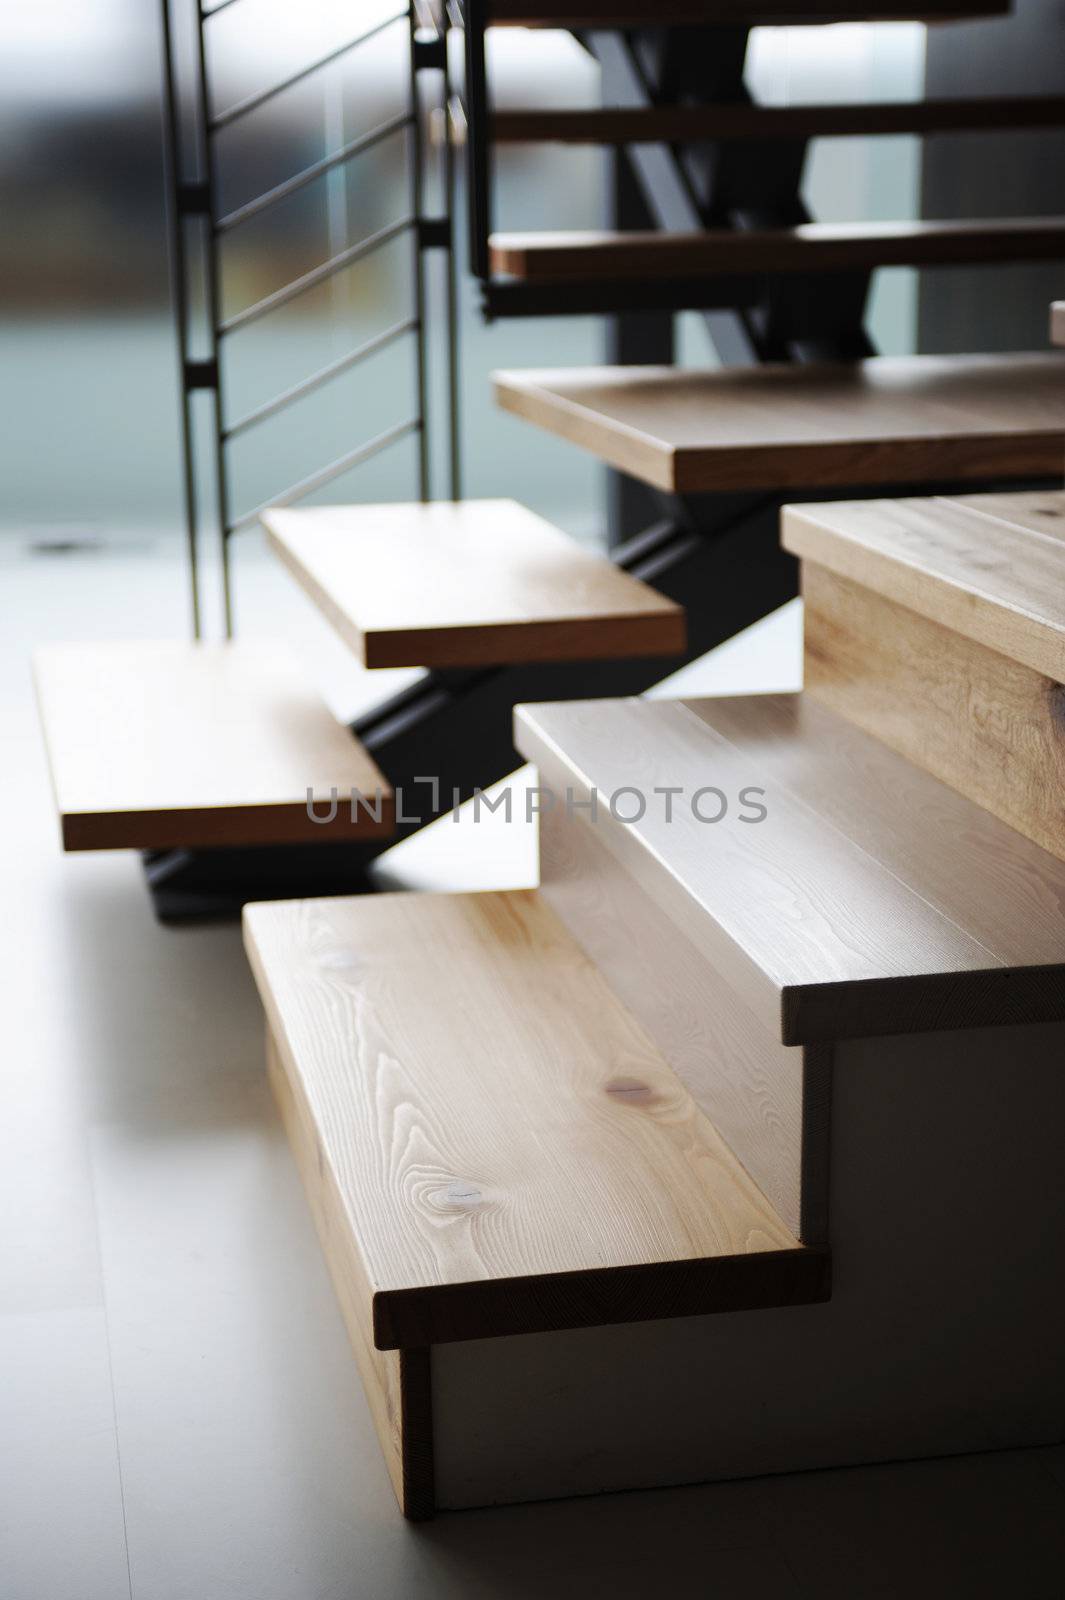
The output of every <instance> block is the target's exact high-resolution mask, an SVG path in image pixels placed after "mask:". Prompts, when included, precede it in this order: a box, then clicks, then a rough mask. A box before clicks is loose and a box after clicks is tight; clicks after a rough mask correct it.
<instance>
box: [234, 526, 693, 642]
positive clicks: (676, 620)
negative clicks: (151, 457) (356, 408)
mask: <svg viewBox="0 0 1065 1600" xmlns="http://www.w3.org/2000/svg"><path fill="white" fill-rule="evenodd" d="M263 521H264V523H265V524H266V527H267V530H268V532H269V534H270V540H271V543H272V545H273V547H274V549H275V550H276V551H277V553H278V555H279V556H280V557H281V559H282V561H284V563H285V565H286V566H287V567H288V568H289V570H290V571H291V572H292V573H293V574H294V575H295V577H296V578H297V579H298V581H299V582H300V583H301V584H302V586H303V587H304V589H306V591H307V593H308V594H309V595H310V596H311V598H312V599H313V600H314V601H315V603H316V604H317V605H318V606H320V607H321V609H322V610H323V611H324V613H325V615H326V616H327V617H328V619H329V621H330V622H331V623H332V624H333V626H334V627H335V628H336V629H337V631H338V632H339V633H340V635H341V637H342V638H343V639H344V640H345V641H346V642H347V643H348V644H349V645H351V647H352V648H353V649H354V650H356V651H358V653H359V654H360V656H361V657H362V659H363V661H364V662H365V664H366V666H367V667H406V666H419V667H467V666H487V665H493V664H502V663H510V662H523V661H575V660H595V659H600V658H605V657H613V656H619V657H625V656H670V655H676V654H679V653H680V652H682V651H683V649H684V612H683V610H682V608H681V607H680V606H678V605H676V604H675V603H674V602H673V601H672V600H667V599H665V598H664V597H663V596H662V595H659V594H656V593H655V591H654V590H653V589H649V588H647V586H646V585H645V584H643V583H640V582H639V581H638V580H637V579H636V578H631V577H629V575H628V574H627V573H625V572H622V571H621V570H620V569H619V568H618V567H616V566H615V565H614V564H613V563H612V562H610V561H608V560H606V559H605V558H604V557H601V556H596V555H593V554H590V553H589V552H588V551H585V550H582V549H581V548H580V546H579V545H577V544H575V543H574V541H573V540H572V539H570V538H568V537H567V536H566V534H564V533H561V532H560V531H559V530H558V529H557V528H553V527H552V526H551V524H550V523H548V522H545V521H544V520H543V519H542V518H541V517H538V516H536V515H534V513H533V512H531V511H528V510H526V509H525V507H524V506H520V505H518V504H517V503H516V502H515V501H513V500H467V501H462V502H459V503H451V502H449V501H439V502H436V503H434V504H431V505H380V506H361V505H360V506H324V507H320V508H315V509H313V510H307V511H270V512H267V513H266V515H265V516H264V518H263Z"/></svg>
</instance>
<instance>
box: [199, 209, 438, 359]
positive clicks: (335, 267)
mask: <svg viewBox="0 0 1065 1600" xmlns="http://www.w3.org/2000/svg"><path fill="white" fill-rule="evenodd" d="M414 223H415V219H414V218H413V217H402V218H401V219H400V221H399V222H390V223H389V225H388V227H387V228H379V229H378V230H377V232H376V233H371V234H370V236H369V238H368V239H361V240H360V241H359V243H358V244H353V245H349V246H348V248H347V249H346V250H341V251H340V253H339V255H335V256H330V258H329V260H328V261H323V262H322V265H321V266H320V267H312V268H311V270H310V272H305V273H304V274H303V276H302V277H301V278H293V280H292V282H291V283H286V284H285V286H284V288H283V289H275V290H274V292H273V294H268V295H266V296H265V297H264V298H263V299H262V300H256V301H255V303H254V305H250V306H246V307H245V308H244V310H243V311H237V312H235V313H234V315H233V316H231V317H227V318H226V319H225V321H224V322H220V323H219V324H218V327H217V328H216V329H215V332H216V333H217V334H218V335H219V336H221V335H223V334H227V333H233V332H235V330H236V329H237V328H245V327H247V325H248V323H249V322H257V321H258V320H259V318H260V317H265V316H266V315H267V313H268V312H270V311H276V310H277V309H278V308H279V307H280V306H285V305H288V303H289V301H290V300H295V299H296V297H297V296H298V295H301V294H305V293H306V292H307V290H308V289H313V288H315V286H316V285H317V284H319V283H326V282H328V280H329V279H330V278H331V277H333V275H334V274H335V273H337V272H340V271H341V270H342V269H343V268H344V267H349V266H351V264H352V263H353V262H355V261H361V260H362V258H363V257H364V256H368V255H370V254H371V253H372V252H373V251H374V250H378V249H380V247H381V246H382V245H385V244H388V243H389V241H390V240H392V239H398V238H399V236H400V234H403V233H406V232H407V231H408V230H409V229H410V228H413V227H414Z"/></svg>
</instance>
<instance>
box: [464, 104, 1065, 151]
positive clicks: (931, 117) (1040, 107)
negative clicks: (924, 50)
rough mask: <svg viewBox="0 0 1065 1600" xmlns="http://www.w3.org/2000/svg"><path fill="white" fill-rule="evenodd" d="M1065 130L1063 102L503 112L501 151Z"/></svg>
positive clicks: (497, 116)
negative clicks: (546, 146)
mask: <svg viewBox="0 0 1065 1600" xmlns="http://www.w3.org/2000/svg"><path fill="white" fill-rule="evenodd" d="M1062 126H1065V96H1062V95H996V96H987V95H985V96H982V97H979V98H977V99H971V98H963V97H962V96H960V95H959V96H957V97H952V98H951V99H947V100H872V101H864V102H856V103H854V104H848V103H846V102H843V103H841V102H832V103H829V104H825V105H788V106H775V105H757V104H750V103H737V104H735V105H730V104H720V105H705V106H674V105H662V106H636V107H626V106H582V107H577V108H574V109H573V110H560V109H558V108H556V107H552V108H550V109H547V110H541V109H540V108H529V109H528V110H500V111H496V112H495V113H494V114H493V117H492V137H493V139H495V140H496V141H497V143H500V144H529V143H540V142H543V143H558V144H603V145H609V144H649V143H654V144H657V143H663V144H687V143H689V142H691V141H693V140H702V139H705V140H722V141H727V140H733V139H734V140H743V141H748V140H763V139H784V140H786V139H828V138H841V137H846V136H848V135H858V136H865V137H868V136H870V135H876V134H903V133H918V134H932V133H964V132H983V133H986V132H987V131H988V129H991V128H993V129H994V130H995V131H996V132H999V131H1001V132H1005V131H1007V130H1009V129H1023V128H1060V127H1062Z"/></svg>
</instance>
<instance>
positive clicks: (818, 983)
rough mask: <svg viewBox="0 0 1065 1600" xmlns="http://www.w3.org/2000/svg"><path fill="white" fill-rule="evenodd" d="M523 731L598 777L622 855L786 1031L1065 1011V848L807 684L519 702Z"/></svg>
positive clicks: (558, 769) (752, 1003) (912, 1025)
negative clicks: (756, 812)
mask: <svg viewBox="0 0 1065 1600" xmlns="http://www.w3.org/2000/svg"><path fill="white" fill-rule="evenodd" d="M515 738H516V743H517V745H518V748H519V749H520V750H521V751H522V753H523V754H524V755H525V756H526V757H527V758H528V759H529V760H531V761H535V762H536V763H537V764H538V765H539V767H540V769H541V774H542V781H543V782H544V783H546V784H548V785H549V786H550V787H551V788H552V789H554V790H555V791H556V792H557V791H559V790H560V789H564V788H566V787H567V786H569V787H570V788H571V789H572V790H573V791H574V792H575V793H578V794H581V795H583V794H585V793H587V792H588V791H589V790H590V788H591V787H592V786H594V787H595V788H596V789H597V790H598V793H599V795H600V796H601V797H603V799H602V801H601V813H602V816H601V820H600V821H599V823H598V824H597V828H596V831H597V832H598V834H599V838H600V841H601V842H602V843H604V844H606V845H607V846H608V848H609V849H610V850H611V851H612V852H613V854H614V855H615V856H616V858H617V860H618V862H619V864H620V867H621V870H622V871H623V872H626V873H628V874H630V875H631V876H632V877H633V878H634V879H635V880H636V882H637V883H638V884H640V885H641V886H642V888H643V889H644V890H645V892H647V893H648V894H649V895H651V896H653V897H654V898H655V900H656V902H657V903H658V904H659V905H660V906H661V907H662V908H663V909H664V910H665V911H666V913H667V914H668V915H669V916H670V917H671V919H672V920H673V921H674V923H676V924H677V926H678V927H680V928H681V929H682V930H683V931H684V932H685V933H686V934H687V936H688V937H689V939H690V940H691V941H692V943H693V944H694V945H695V946H696V948H697V949H699V950H701V951H702V953H703V955H704V956H705V957H707V958H708V959H709V960H710V961H711V963H712V964H713V966H714V968H715V970H716V971H718V972H719V973H720V974H721V976H722V977H723V978H724V979H725V981H726V982H727V983H729V984H730V985H731V987H732V988H733V989H734V991H735V992H736V993H737V995H738V996H739V998H740V999H741V1000H743V1001H744V1003H745V1004H746V1005H747V1006H748V1007H749V1008H750V1010H751V1012H752V1014H753V1015H755V1016H756V1017H759V1018H760V1019H761V1020H762V1022H763V1023H765V1025H766V1026H767V1027H768V1028H769V1029H770V1030H771V1032H772V1033H773V1035H774V1037H778V1038H781V1039H782V1041H783V1042H784V1043H785V1044H799V1043H809V1042H814V1041H817V1040H825V1039H840V1038H850V1037H854V1036H859V1035H873V1034H887V1033H904V1032H923V1031H927V1030H931V1029H941V1028H964V1027H976V1026H987V1025H993V1024H998V1023H1006V1022H1017V1021H1038V1020H1046V1019H1051V1018H1062V1017H1065V981H1063V980H1065V965H1063V952H1065V864H1063V863H1061V862H1059V861H1057V860H1055V859H1054V858H1052V857H1051V856H1049V855H1047V854H1046V853H1045V852H1044V851H1042V850H1040V849H1038V847H1036V846H1035V845H1033V844H1031V843H1030V842H1029V841H1028V840H1027V839H1024V838H1022V837H1021V836H1020V835H1018V834H1017V833H1015V832H1014V831H1013V829H1012V828H1010V827H1008V826H1007V825H1005V824H1004V823H1002V822H1000V821H998V820H997V819H996V818H994V817H992V816H990V815H989V814H988V813H987V812H985V811H983V810H982V809H981V808H980V807H979V806H976V805H974V804H973V803H972V802H971V801H969V800H967V799H965V798H963V797H962V796H960V795H958V794H956V793H955V792H954V791H953V790H951V789H949V788H948V787H947V786H946V785H944V784H942V783H940V782H938V781H937V780H936V779H935V778H932V777H930V776H929V775H927V774H926V773H924V772H922V771H920V770H919V769H918V768H916V767H914V766H911V764H910V763H909V762H907V761H906V760H904V759H903V758H902V757H900V756H898V755H895V754H894V753H893V752H892V751H891V750H889V749H888V748H887V747H886V746H884V745H881V744H880V743H879V742H878V741H877V740H875V739H873V738H870V737H869V736H868V735H866V734H864V733H862V732H861V731H860V730H858V729H857V728H854V727H851V726H850V725H849V724H848V723H846V722H845V721H843V720H842V719H841V718H839V717H837V716H836V715H834V714H833V713H832V712H830V711H828V710H826V709H825V708H823V707H821V706H818V705H817V704H816V703H814V702H812V701H810V700H809V697H806V696H795V695H790V696H774V695H770V696H755V697H742V698H735V699H714V700H702V701H690V702H686V701H676V702H671V701H663V700H655V701H646V700H603V701H586V702H570V703H568V704H560V705H543V706H523V707H519V708H518V711H517V714H516V728H515ZM666 782H668V783H669V784H671V785H679V786H680V787H681V790H682V794H681V796H680V797H679V798H677V799H676V800H675V801H674V810H673V818H672V820H671V821H670V820H667V817H666V815H665V808H664V804H663V802H662V801H661V800H659V801H657V802H656V801H655V800H654V797H653V795H652V794H651V790H652V787H653V786H654V785H655V784H664V783H666ZM634 784H636V785H642V786H643V788H644V790H645V792H646V794H647V797H648V802H649V803H648V805H647V809H646V814H645V815H644V816H643V818H642V819H641V820H638V821H634V822H632V823H631V824H629V825H622V824H620V823H619V822H617V821H615V820H613V819H612V818H611V817H610V816H609V814H608V813H607V812H606V805H607V798H608V797H609V796H610V795H611V794H613V793H614V792H615V791H617V790H619V789H622V788H624V787H625V786H631V785H634ZM708 784H712V785H714V786H715V787H716V788H718V789H720V790H722V791H724V793H725V794H726V796H727V797H728V799H729V800H730V803H731V812H730V814H729V815H727V816H726V817H725V818H724V820H722V821H721V822H719V823H717V824H713V823H705V822H699V821H697V820H696V819H695V817H694V816H693V814H692V811H691V807H690V803H689V802H690V796H691V795H692V794H694V792H695V791H697V790H699V789H701V788H703V787H704V786H706V785H708ZM750 787H754V788H759V789H762V790H764V797H763V798H762V802H761V803H762V804H764V806H765V807H766V809H767V812H768V814H767V816H766V817H765V819H764V820H762V821H760V822H758V823H746V824H745V823H743V822H741V821H740V820H739V811H740V809H742V807H741V805H740V791H741V790H744V789H747V788H750ZM560 803H561V802H560ZM719 804H720V803H719V802H718V801H717V800H716V799H715V797H713V796H710V797H708V798H704V799H703V800H702V801H701V802H700V806H701V809H702V810H703V812H704V814H706V813H709V814H710V815H713V814H714V812H715V810H717V809H719ZM619 806H620V807H621V808H622V809H623V812H624V814H626V815H631V814H633V812H634V811H635V809H636V807H635V802H634V801H633V800H632V799H631V797H626V798H624V799H623V800H621V801H620V802H619ZM584 820H585V821H587V819H586V818H585V819H584Z"/></svg>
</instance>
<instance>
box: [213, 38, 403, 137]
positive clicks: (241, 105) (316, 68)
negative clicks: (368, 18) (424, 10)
mask: <svg viewBox="0 0 1065 1600" xmlns="http://www.w3.org/2000/svg"><path fill="white" fill-rule="evenodd" d="M407 15H408V14H407V12H406V11H397V12H395V13H394V14H393V15H392V16H390V17H385V19H384V20H383V21H382V22H377V23H375V24H374V26H373V27H372V28H367V29H366V31H365V33H359V34H356V36H355V38H354V39H349V40H348V41H347V43H346V44H341V45H338V46H337V48H336V49H335V50H330V52H329V54H328V55H327V56H321V57H319V59H318V60H317V61H312V62H311V64H310V66H308V67H301V68H300V70H299V71H298V72H294V73H292V75H291V76H290V77H288V78H284V79H283V80H282V81H281V82H280V83H275V84H274V85H273V86H272V87H271V88H269V89H260V90H259V91H258V93H257V94H250V95H248V96H247V97H246V99H244V100H238V101H237V103H236V105H232V106H229V107H227V109H226V110H225V111H220V112H219V114H218V116H216V117H212V118H211V120H210V122H209V123H208V124H207V131H208V132H209V133H217V132H218V131H219V130H220V129H221V128H228V127H229V125H230V123H231V122H236V121H237V119H238V117H246V116H247V115H248V113H249V112H251V111H258V109H259V107H260V106H264V105H266V103H267V101H269V100H273V98H274V97H275V95H279V94H283V93H284V92H285V90H286V89H291V88H293V86H294V85H295V84H297V83H302V82H303V80H304V78H309V77H310V76H311V74H312V73H315V72H321V71H322V69H323V68H324V67H331V66H332V64H333V62H334V61H339V60H340V58H341V57H342V56H346V55H347V53H348V51H349V50H354V49H355V48H356V46H357V45H360V44H366V43H367V42H368V41H369V40H370V39H374V38H376V37H377V35H378V34H379V33H383V32H384V31H385V29H386V28H391V27H393V26H394V24H395V23H397V22H406V20H407Z"/></svg>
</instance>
